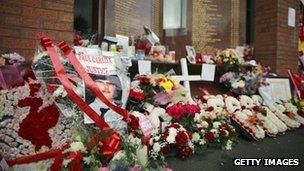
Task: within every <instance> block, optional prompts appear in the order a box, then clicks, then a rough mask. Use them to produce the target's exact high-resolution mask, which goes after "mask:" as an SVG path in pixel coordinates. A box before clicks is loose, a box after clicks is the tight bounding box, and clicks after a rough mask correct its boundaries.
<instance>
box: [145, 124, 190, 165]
mask: <svg viewBox="0 0 304 171" xmlns="http://www.w3.org/2000/svg"><path fill="white" fill-rule="evenodd" d="M149 143H150V147H151V148H150V151H149V155H150V157H151V158H152V159H153V160H161V159H163V158H164V156H167V155H169V154H172V155H178V156H180V157H181V158H187V157H190V156H191V155H192V154H193V153H194V145H193V143H192V142H191V135H190V134H189V132H188V131H187V130H186V129H185V128H184V127H183V126H182V125H180V124H179V123H173V124H171V125H169V126H167V127H166V128H165V129H164V130H163V132H159V133H156V134H155V135H153V136H152V138H151V139H150V142H149Z"/></svg>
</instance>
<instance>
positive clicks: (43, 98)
mask: <svg viewBox="0 0 304 171" xmlns="http://www.w3.org/2000/svg"><path fill="white" fill-rule="evenodd" d="M0 108H1V110H0V118H1V120H0V132H1V141H0V147H1V149H2V150H1V156H3V157H4V158H7V159H15V158H17V157H21V156H26V155H32V154H36V153H38V152H41V151H45V150H47V149H55V148H60V147H62V146H63V145H65V144H66V143H67V142H69V141H70V140H71V138H70V137H71V128H72V123H71V121H69V120H67V119H66V118H64V117H63V116H62V115H60V113H59V111H58V109H57V108H56V106H55V104H54V102H53V100H52V99H51V96H50V94H49V93H48V92H47V91H46V88H45V86H43V85H41V84H40V83H38V82H37V81H30V82H29V83H26V84H25V85H24V86H20V87H17V88H14V89H12V90H2V91H1V106H0Z"/></svg>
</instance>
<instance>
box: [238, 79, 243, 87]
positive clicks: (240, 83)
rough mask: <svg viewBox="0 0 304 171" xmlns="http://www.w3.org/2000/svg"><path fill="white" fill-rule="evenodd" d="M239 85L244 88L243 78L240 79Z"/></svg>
mask: <svg viewBox="0 0 304 171" xmlns="http://www.w3.org/2000/svg"><path fill="white" fill-rule="evenodd" d="M238 87H240V88H244V87H245V82H244V81H243V80H240V81H238Z"/></svg>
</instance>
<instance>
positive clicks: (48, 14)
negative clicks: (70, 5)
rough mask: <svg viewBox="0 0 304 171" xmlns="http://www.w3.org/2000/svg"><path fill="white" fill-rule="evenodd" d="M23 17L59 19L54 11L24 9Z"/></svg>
mask: <svg viewBox="0 0 304 171" xmlns="http://www.w3.org/2000/svg"><path fill="white" fill-rule="evenodd" d="M22 15H23V16H26V17H33V18H42V19H50V20H56V19H58V12H57V11H53V10H45V9H40V8H30V7H24V8H23V11H22Z"/></svg>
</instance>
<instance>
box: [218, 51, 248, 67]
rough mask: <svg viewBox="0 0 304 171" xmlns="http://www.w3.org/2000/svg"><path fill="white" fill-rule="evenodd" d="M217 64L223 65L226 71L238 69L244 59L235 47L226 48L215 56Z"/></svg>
mask: <svg viewBox="0 0 304 171" xmlns="http://www.w3.org/2000/svg"><path fill="white" fill-rule="evenodd" d="M214 61H215V63H216V64H217V65H223V66H224V69H225V70H226V71H229V70H235V69H238V67H239V66H240V65H241V64H243V63H244V59H243V57H242V56H241V55H239V53H237V52H236V50H235V49H225V50H223V51H221V52H220V53H218V54H217V55H216V56H215V57H214Z"/></svg>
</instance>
